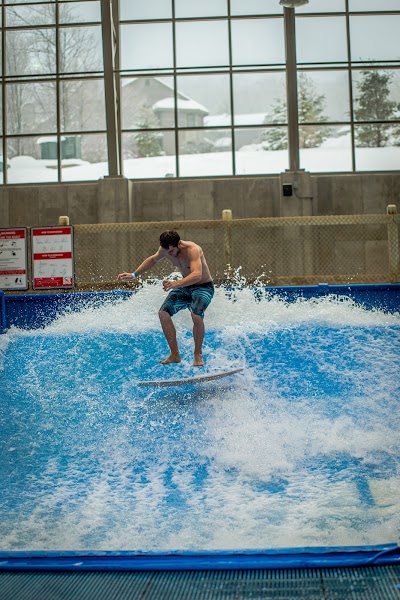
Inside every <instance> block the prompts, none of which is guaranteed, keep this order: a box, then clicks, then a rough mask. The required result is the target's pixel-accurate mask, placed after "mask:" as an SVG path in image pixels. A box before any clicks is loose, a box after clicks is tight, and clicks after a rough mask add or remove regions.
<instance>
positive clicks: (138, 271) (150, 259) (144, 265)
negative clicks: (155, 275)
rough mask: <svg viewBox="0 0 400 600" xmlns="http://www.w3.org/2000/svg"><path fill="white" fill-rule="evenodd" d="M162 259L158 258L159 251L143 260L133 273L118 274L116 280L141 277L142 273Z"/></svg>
mask: <svg viewBox="0 0 400 600" xmlns="http://www.w3.org/2000/svg"><path fill="white" fill-rule="evenodd" d="M162 258H163V257H162V256H160V250H158V251H157V252H156V253H155V254H153V255H152V256H149V257H148V258H146V260H144V261H143V262H142V264H141V265H139V266H138V268H137V269H136V270H135V271H134V272H133V273H128V272H124V273H120V274H119V275H117V279H118V280H121V279H136V277H139V275H142V274H143V273H146V271H149V270H150V269H152V268H153V267H154V266H155V265H156V264H157V263H158V261H159V260H161V259H162Z"/></svg>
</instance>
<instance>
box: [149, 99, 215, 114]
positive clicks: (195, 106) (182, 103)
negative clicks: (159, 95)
mask: <svg viewBox="0 0 400 600" xmlns="http://www.w3.org/2000/svg"><path fill="white" fill-rule="evenodd" d="M177 108H178V110H180V111H181V110H187V111H191V112H193V111H197V112H201V113H203V114H205V115H208V110H207V109H206V108H205V107H204V106H202V105H201V104H199V103H198V102H196V101H195V100H182V99H181V98H178V105H177ZM173 109H174V98H163V99H162V100H159V101H158V102H156V103H155V104H153V110H154V111H156V110H173Z"/></svg>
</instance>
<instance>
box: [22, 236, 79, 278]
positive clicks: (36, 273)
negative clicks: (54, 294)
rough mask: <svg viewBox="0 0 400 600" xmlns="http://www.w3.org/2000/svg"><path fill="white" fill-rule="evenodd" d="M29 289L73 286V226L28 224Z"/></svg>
mask: <svg viewBox="0 0 400 600" xmlns="http://www.w3.org/2000/svg"><path fill="white" fill-rule="evenodd" d="M31 234H32V270H33V289H35V290H36V289H51V288H73V287H74V260H73V230H72V227H71V226H70V225H68V226H63V227H32V229H31Z"/></svg>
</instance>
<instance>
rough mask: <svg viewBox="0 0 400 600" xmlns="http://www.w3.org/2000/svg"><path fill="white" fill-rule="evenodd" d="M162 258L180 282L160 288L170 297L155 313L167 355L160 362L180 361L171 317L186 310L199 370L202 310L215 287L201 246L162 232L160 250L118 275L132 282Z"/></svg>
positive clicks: (173, 282)
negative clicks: (164, 338)
mask: <svg viewBox="0 0 400 600" xmlns="http://www.w3.org/2000/svg"><path fill="white" fill-rule="evenodd" d="M163 258H168V259H169V260H170V261H171V262H172V264H173V265H174V266H176V267H178V269H179V271H180V272H181V273H182V279H178V281H172V280H170V279H166V280H165V281H163V288H164V290H165V291H166V292H169V294H168V296H167V298H166V299H165V301H164V303H163V305H162V306H161V308H160V311H159V313H158V314H159V317H160V321H161V327H162V330H163V332H164V335H165V337H166V340H167V342H168V346H169V349H170V354H169V356H167V358H165V359H164V360H161V361H160V362H161V364H163V365H168V364H170V363H179V362H181V357H180V354H179V349H178V344H177V340H176V329H175V326H174V324H173V322H172V317H173V315H175V314H176V313H177V312H178V311H180V310H182V309H183V308H188V309H189V310H190V313H191V316H192V321H193V337H194V363H193V364H194V366H195V367H202V366H203V365H204V361H203V355H202V346H203V340H204V331H205V329H204V320H203V319H204V311H205V310H206V308H207V306H208V305H209V304H210V302H211V300H212V298H213V296H214V284H213V280H212V277H211V274H210V271H209V269H208V266H207V263H206V259H205V257H204V254H203V250H202V249H201V248H200V246H198V245H197V244H195V243H194V242H184V241H183V240H181V238H180V237H179V234H178V233H177V232H176V231H164V233H162V234H161V235H160V247H159V249H158V250H157V252H156V253H155V254H153V256H149V257H148V258H146V260H145V261H144V262H142V264H141V265H140V266H139V267H138V268H137V269H136V271H134V273H120V275H118V279H119V280H121V279H135V278H136V277H138V276H139V275H142V274H143V273H145V272H146V271H148V270H149V269H151V268H152V267H154V266H155V265H156V264H157V263H158V262H159V261H160V260H161V259H163Z"/></svg>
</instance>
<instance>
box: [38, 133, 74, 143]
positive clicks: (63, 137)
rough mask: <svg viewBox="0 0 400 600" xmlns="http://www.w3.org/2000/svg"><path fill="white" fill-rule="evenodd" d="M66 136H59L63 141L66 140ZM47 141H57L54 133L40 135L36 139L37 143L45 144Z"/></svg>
mask: <svg viewBox="0 0 400 600" xmlns="http://www.w3.org/2000/svg"><path fill="white" fill-rule="evenodd" d="M66 139H67V138H66V137H65V136H64V135H62V136H61V137H60V140H61V141H62V142H63V141H64V140H66ZM48 142H53V143H57V136H56V135H48V136H47V137H40V138H38V139H37V140H36V143H37V144H47V143H48Z"/></svg>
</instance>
